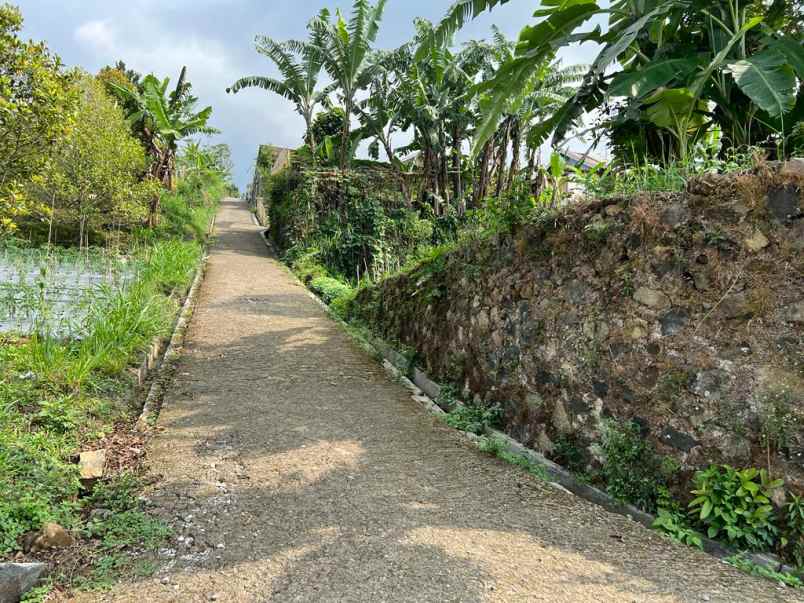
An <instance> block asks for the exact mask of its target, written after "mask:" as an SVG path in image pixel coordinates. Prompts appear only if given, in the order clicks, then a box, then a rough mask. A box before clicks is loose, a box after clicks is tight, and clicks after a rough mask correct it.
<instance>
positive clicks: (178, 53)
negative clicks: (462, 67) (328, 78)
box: [12, 0, 596, 190]
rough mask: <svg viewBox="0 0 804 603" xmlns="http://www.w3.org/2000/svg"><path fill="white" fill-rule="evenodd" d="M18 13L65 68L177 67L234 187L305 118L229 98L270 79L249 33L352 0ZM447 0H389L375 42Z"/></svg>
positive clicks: (70, 0) (23, 3)
mask: <svg viewBox="0 0 804 603" xmlns="http://www.w3.org/2000/svg"><path fill="white" fill-rule="evenodd" d="M12 2H13V3H15V4H17V5H18V6H19V7H20V9H21V10H22V13H23V17H24V18H25V23H24V26H23V35H24V36H25V37H27V38H32V39H34V40H45V41H47V43H48V46H49V47H50V49H51V50H52V51H53V52H55V53H57V54H58V55H60V56H61V58H62V60H63V61H64V63H65V64H67V65H70V66H80V67H82V68H83V69H85V70H87V71H89V72H91V73H96V72H97V71H98V70H99V69H100V68H101V67H103V66H104V65H110V64H113V63H114V62H116V61H117V60H119V59H121V60H124V61H125V62H126V64H127V66H128V67H130V68H133V69H135V70H136V71H139V72H141V73H143V74H145V73H154V74H156V75H157V76H159V77H165V76H170V77H171V79H172V80H175V77H176V76H177V75H178V73H179V71H180V69H181V67H182V66H183V65H186V66H187V68H188V77H189V79H190V81H191V82H192V84H193V91H194V93H195V94H196V95H197V96H198V97H199V99H200V100H199V103H200V106H202V107H203V106H206V105H211V106H212V107H213V116H212V120H211V124H212V125H213V126H214V127H216V128H218V129H219V130H220V131H221V133H220V134H218V135H216V136H214V137H213V138H211V139H210V142H214V143H227V144H228V145H229V146H230V147H231V150H232V158H233V160H234V164H235V168H234V180H235V182H236V184H237V185H238V186H239V187H240V189H241V190H244V189H245V185H246V183H248V182H250V180H251V174H252V172H253V165H254V159H255V157H256V154H257V148H258V146H259V145H260V144H274V145H277V146H288V147H297V146H299V145H300V144H301V139H302V136H303V134H304V122H303V121H302V119H301V117H300V116H299V115H298V114H296V113H295V111H294V109H293V106H292V104H291V103H289V102H288V101H286V100H285V99H283V98H281V97H279V96H276V95H273V94H271V93H268V92H266V91H264V90H260V89H247V90H243V91H241V92H239V93H238V94H236V95H233V94H227V93H226V87H227V86H229V85H231V83H232V82H234V81H235V80H236V79H238V78H239V77H242V76H245V75H276V71H275V68H274V67H273V65H272V64H271V63H270V62H269V61H268V59H266V58H265V57H263V56H262V55H259V54H257V53H256V51H255V50H254V38H255V36H257V35H267V36H269V37H271V38H274V39H277V40H285V39H290V38H305V37H306V25H307V22H308V21H309V20H310V18H311V17H313V16H314V15H315V14H316V13H317V12H318V11H319V10H320V9H321V8H323V7H327V8H329V9H330V10H331V11H333V12H334V9H335V8H340V9H341V10H342V11H343V12H345V13H346V14H348V12H349V7H350V6H351V0H338V1H324V0H112V1H110V0H12ZM451 2H452V0H388V3H387V5H386V10H385V14H384V17H383V22H382V25H381V28H380V33H379V36H378V39H377V47H379V48H395V47H397V46H399V45H401V44H403V43H405V42H406V41H408V40H409V39H410V38H411V37H412V36H413V31H414V28H413V19H414V18H415V17H423V18H426V19H429V20H431V21H434V22H435V21H438V20H440V19H441V17H443V16H444V14H445V13H446V10H447V8H448V7H449V6H450V4H451ZM536 5H537V0H511V2H509V3H508V4H505V5H503V6H501V7H497V8H496V9H494V11H493V12H491V13H487V14H484V15H482V16H481V17H479V18H477V19H476V20H475V21H473V22H472V23H470V24H469V25H468V26H466V27H465V28H464V29H463V30H462V31H461V32H460V34H459V35H458V36H457V37H456V42H457V43H461V42H464V41H466V40H469V39H472V38H475V39H481V38H487V37H488V35H489V31H490V28H491V25H492V24H496V25H497V26H498V27H500V29H501V30H502V31H503V32H504V33H505V34H506V35H508V36H509V37H510V38H516V35H517V34H518V32H519V30H520V29H521V28H522V27H523V26H525V25H527V24H530V23H533V22H534V20H533V18H532V16H531V15H532V13H533V11H534V9H535V8H536ZM595 54H596V49H595V48H594V45H591V44H586V45H584V46H582V47H581V46H575V47H572V48H567V49H563V50H562V51H561V57H562V58H563V59H564V61H565V64H572V63H589V62H590V61H591V60H592V59H593V58H594V56H595Z"/></svg>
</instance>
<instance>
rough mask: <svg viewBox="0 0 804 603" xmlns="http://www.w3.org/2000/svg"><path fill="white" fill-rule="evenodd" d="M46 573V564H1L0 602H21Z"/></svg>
mask: <svg viewBox="0 0 804 603" xmlns="http://www.w3.org/2000/svg"><path fill="white" fill-rule="evenodd" d="M46 572H47V565H46V564H44V563H0V601H3V602H5V601H19V600H20V598H21V597H22V596H23V595H24V594H25V593H27V592H28V591H29V590H31V589H32V588H33V587H34V586H36V584H37V582H39V580H40V579H41V578H42V577H43V576H44V575H45V573H46Z"/></svg>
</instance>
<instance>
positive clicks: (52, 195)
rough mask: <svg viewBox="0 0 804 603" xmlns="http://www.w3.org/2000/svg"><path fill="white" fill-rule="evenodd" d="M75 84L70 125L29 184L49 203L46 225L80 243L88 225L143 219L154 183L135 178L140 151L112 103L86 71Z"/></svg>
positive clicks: (142, 160) (142, 162)
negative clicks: (75, 103) (75, 106)
mask: <svg viewBox="0 0 804 603" xmlns="http://www.w3.org/2000/svg"><path fill="white" fill-rule="evenodd" d="M76 85H77V88H78V92H79V103H78V109H77V112H76V117H75V122H74V126H73V127H72V128H71V130H70V132H69V134H68V135H67V136H65V137H63V138H62V139H61V140H60V141H59V143H58V144H57V145H56V146H55V148H54V149H53V156H52V157H51V160H50V161H49V162H48V164H47V166H46V168H45V169H44V170H43V171H42V173H41V174H40V176H38V177H36V178H34V181H33V184H32V185H31V186H30V187H29V188H30V191H31V195H32V196H33V197H34V198H36V199H37V200H38V203H39V205H40V206H42V207H45V206H49V211H48V212H47V214H49V215H46V216H44V217H48V218H50V220H52V227H51V231H52V232H54V233H57V234H58V235H59V236H60V238H62V239H64V238H67V235H72V236H74V237H75V239H74V241H75V242H76V243H78V244H79V245H85V244H86V243H87V241H88V240H89V237H90V232H91V231H98V230H100V229H102V228H115V227H116V228H120V227H121V226H124V225H128V226H131V225H134V224H136V223H138V222H140V221H142V219H143V218H144V217H145V215H146V212H147V207H148V201H149V200H150V198H151V197H152V196H153V195H154V194H157V191H158V187H156V186H155V185H154V183H152V182H150V181H148V180H145V181H140V175H141V174H142V173H143V172H144V171H145V168H146V159H145V152H144V151H143V149H142V147H141V146H140V144H139V142H138V141H137V140H135V139H134V138H133V137H132V136H131V134H130V129H129V125H128V123H127V122H126V120H125V118H124V116H123V112H122V111H121V109H120V108H119V107H118V105H117V103H116V102H114V101H113V100H112V98H110V97H109V96H108V95H107V94H106V92H105V91H104V90H103V87H102V85H101V84H100V83H99V82H98V81H97V80H96V79H94V78H92V77H90V76H88V75H82V76H81V77H80V78H79V79H78V82H77V84H76ZM110 222H112V223H113V224H110ZM62 233H64V234H62Z"/></svg>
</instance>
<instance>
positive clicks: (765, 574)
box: [726, 555, 804, 588]
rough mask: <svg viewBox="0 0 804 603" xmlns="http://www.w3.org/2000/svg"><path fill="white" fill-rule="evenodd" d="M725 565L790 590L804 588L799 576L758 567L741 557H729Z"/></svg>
mask: <svg viewBox="0 0 804 603" xmlns="http://www.w3.org/2000/svg"><path fill="white" fill-rule="evenodd" d="M726 563H728V564H730V565H733V566H734V567H736V568H737V569H739V570H741V571H743V572H745V573H746V574H750V575H752V576H759V577H760V578H766V579H768V580H773V581H774V582H778V583H779V584H784V585H785V586H789V587H790V588H804V581H802V579H801V577H800V576H796V575H794V574H791V573H789V572H779V571H776V570H774V569H771V568H769V567H766V566H764V565H758V564H756V563H754V562H753V561H751V560H750V559H746V558H745V557H744V556H742V555H734V556H732V557H729V558H727V559H726Z"/></svg>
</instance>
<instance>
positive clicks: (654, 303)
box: [634, 287, 670, 310]
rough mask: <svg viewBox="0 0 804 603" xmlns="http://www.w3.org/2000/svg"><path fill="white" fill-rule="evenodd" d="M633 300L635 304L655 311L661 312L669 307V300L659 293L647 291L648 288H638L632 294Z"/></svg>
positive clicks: (654, 290)
mask: <svg viewBox="0 0 804 603" xmlns="http://www.w3.org/2000/svg"><path fill="white" fill-rule="evenodd" d="M634 300H635V301H636V302H637V303H640V304H642V305H643V306H647V307H648V308H654V309H656V310H663V309H665V308H669V307H670V298H669V297H667V295H665V294H664V293H662V292H661V291H658V290H656V289H649V288H648V287H640V288H639V289H637V290H636V292H635V293H634Z"/></svg>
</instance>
